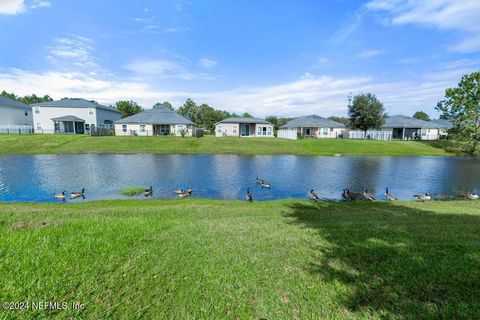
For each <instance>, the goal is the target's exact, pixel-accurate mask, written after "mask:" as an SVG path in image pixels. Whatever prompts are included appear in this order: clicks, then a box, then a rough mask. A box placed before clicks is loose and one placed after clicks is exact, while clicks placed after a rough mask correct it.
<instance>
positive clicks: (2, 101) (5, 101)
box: [0, 96, 30, 109]
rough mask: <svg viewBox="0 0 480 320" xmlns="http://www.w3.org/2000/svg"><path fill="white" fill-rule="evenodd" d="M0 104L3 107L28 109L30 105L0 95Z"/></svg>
mask: <svg viewBox="0 0 480 320" xmlns="http://www.w3.org/2000/svg"><path fill="white" fill-rule="evenodd" d="M0 106H5V107H12V108H21V109H29V108H30V107H29V106H28V105H27V104H25V103H23V102H20V101H17V100H13V99H9V98H6V97H3V96H0Z"/></svg>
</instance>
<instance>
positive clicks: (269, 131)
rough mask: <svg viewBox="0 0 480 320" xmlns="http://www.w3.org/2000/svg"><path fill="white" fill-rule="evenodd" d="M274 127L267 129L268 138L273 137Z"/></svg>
mask: <svg viewBox="0 0 480 320" xmlns="http://www.w3.org/2000/svg"><path fill="white" fill-rule="evenodd" d="M272 131H273V130H272V127H271V126H268V127H267V136H271V135H272Z"/></svg>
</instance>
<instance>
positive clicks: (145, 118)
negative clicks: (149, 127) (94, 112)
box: [115, 107, 195, 124]
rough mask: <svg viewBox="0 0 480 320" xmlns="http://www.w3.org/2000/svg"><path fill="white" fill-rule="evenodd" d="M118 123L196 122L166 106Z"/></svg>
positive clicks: (143, 112)
mask: <svg viewBox="0 0 480 320" xmlns="http://www.w3.org/2000/svg"><path fill="white" fill-rule="evenodd" d="M115 123H118V124H128V123H135V124H195V123H193V122H192V121H190V119H187V118H185V117H184V116H181V115H179V114H178V113H176V112H175V111H172V110H170V109H168V108H165V107H155V108H152V109H148V110H145V111H142V112H140V113H137V114H134V115H133V116H130V117H126V118H123V119H121V120H118V121H115Z"/></svg>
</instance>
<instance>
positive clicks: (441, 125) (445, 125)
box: [430, 119, 453, 138]
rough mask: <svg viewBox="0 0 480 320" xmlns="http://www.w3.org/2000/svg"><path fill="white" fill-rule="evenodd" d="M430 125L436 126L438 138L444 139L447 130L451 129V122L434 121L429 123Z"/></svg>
mask: <svg viewBox="0 0 480 320" xmlns="http://www.w3.org/2000/svg"><path fill="white" fill-rule="evenodd" d="M430 123H432V124H434V125H435V126H437V128H438V135H439V138H445V137H446V136H447V135H448V130H450V129H452V128H453V124H452V122H451V121H450V120H446V119H436V120H432V121H430Z"/></svg>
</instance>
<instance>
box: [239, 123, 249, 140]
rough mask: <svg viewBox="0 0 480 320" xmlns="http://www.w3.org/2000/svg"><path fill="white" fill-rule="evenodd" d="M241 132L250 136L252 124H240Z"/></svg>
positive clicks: (243, 135) (245, 135)
mask: <svg viewBox="0 0 480 320" xmlns="http://www.w3.org/2000/svg"><path fill="white" fill-rule="evenodd" d="M240 134H241V136H242V137H248V136H249V135H250V125H249V124H241V125H240Z"/></svg>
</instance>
